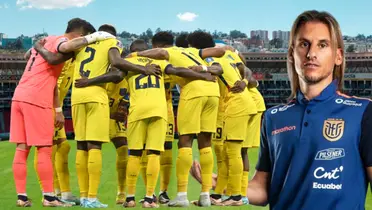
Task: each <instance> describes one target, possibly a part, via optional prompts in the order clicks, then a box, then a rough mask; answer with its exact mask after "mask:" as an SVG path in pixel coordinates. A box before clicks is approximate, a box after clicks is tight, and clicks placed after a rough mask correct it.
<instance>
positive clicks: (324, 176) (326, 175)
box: [313, 166, 344, 190]
mask: <svg viewBox="0 0 372 210" xmlns="http://www.w3.org/2000/svg"><path fill="white" fill-rule="evenodd" d="M343 170H344V167H343V166H340V167H337V168H335V169H333V170H331V171H326V170H325V168H323V167H318V168H316V169H315V170H314V177H315V178H316V179H321V180H328V181H329V180H337V179H339V178H340V176H341V173H342V171H343ZM313 189H321V190H341V189H342V184H335V183H325V184H324V183H318V182H313Z"/></svg>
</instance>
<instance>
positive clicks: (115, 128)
mask: <svg viewBox="0 0 372 210" xmlns="http://www.w3.org/2000/svg"><path fill="white" fill-rule="evenodd" d="M118 137H127V129H126V127H125V123H124V122H117V121H116V120H112V119H110V139H114V138H118Z"/></svg>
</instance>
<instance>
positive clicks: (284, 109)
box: [271, 104, 295, 114]
mask: <svg viewBox="0 0 372 210" xmlns="http://www.w3.org/2000/svg"><path fill="white" fill-rule="evenodd" d="M294 105H295V104H291V105H285V106H283V107H279V108H275V109H273V110H271V114H276V113H277V112H278V111H279V112H284V111H286V110H287V109H288V108H291V107H292V106H294Z"/></svg>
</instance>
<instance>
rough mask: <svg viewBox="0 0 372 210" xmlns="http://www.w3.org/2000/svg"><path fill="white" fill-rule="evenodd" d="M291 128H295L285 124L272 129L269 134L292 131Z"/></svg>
mask: <svg viewBox="0 0 372 210" xmlns="http://www.w3.org/2000/svg"><path fill="white" fill-rule="evenodd" d="M293 130H296V126H285V127H284V128H279V129H276V130H273V131H272V132H271V135H272V136H274V135H277V134H279V133H283V132H287V131H293Z"/></svg>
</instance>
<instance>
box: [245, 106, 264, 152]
mask: <svg viewBox="0 0 372 210" xmlns="http://www.w3.org/2000/svg"><path fill="white" fill-rule="evenodd" d="M262 113H263V112H258V113H257V114H255V115H251V118H250V119H249V123H248V124H249V127H248V131H247V134H246V138H245V139H244V143H243V148H252V147H260V136H261V131H260V130H261V116H262Z"/></svg>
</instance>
